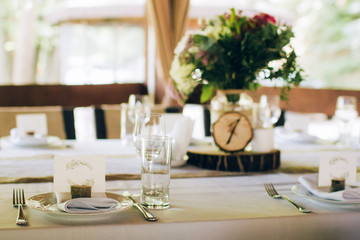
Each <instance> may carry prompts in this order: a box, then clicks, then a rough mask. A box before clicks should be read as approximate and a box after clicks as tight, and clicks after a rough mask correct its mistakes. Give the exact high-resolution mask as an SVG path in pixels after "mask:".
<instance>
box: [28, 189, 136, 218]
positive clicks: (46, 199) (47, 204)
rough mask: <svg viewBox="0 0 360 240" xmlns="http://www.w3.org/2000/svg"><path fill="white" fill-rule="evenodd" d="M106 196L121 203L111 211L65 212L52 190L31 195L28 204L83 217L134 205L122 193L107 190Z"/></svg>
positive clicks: (62, 215) (97, 215)
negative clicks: (59, 206)
mask: <svg viewBox="0 0 360 240" xmlns="http://www.w3.org/2000/svg"><path fill="white" fill-rule="evenodd" d="M105 194H106V197H108V198H112V199H115V200H117V201H118V202H119V203H118V205H117V206H116V207H115V208H114V209H111V210H109V211H106V212H96V213H67V212H63V211H61V210H59V209H58V207H57V197H56V193H54V192H50V193H42V194H38V195H35V196H32V197H29V198H28V199H27V204H28V206H29V207H31V208H33V209H35V210H39V211H41V212H45V213H48V214H50V215H52V216H57V217H73V218H74V217H75V218H76V217H81V218H84V217H86V218H91V217H99V216H100V217H102V216H107V215H110V214H114V213H118V212H121V211H125V210H127V209H129V208H131V207H132V205H133V201H131V200H130V199H129V198H127V197H124V196H122V195H118V194H115V193H108V192H106V193H105Z"/></svg>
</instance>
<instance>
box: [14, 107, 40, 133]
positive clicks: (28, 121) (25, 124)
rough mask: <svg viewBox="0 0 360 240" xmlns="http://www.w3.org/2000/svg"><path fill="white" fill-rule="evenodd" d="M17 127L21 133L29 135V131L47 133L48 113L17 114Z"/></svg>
mask: <svg viewBox="0 0 360 240" xmlns="http://www.w3.org/2000/svg"><path fill="white" fill-rule="evenodd" d="M16 129H17V133H18V134H19V135H27V134H28V133H32V134H33V135H34V134H39V135H41V136H46V135H47V121H46V114H44V113H39V114H17V115H16Z"/></svg>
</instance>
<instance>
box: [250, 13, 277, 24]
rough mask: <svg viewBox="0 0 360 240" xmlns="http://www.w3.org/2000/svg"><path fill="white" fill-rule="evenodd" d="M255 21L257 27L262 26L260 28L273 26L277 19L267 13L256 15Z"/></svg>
mask: <svg viewBox="0 0 360 240" xmlns="http://www.w3.org/2000/svg"><path fill="white" fill-rule="evenodd" d="M253 19H254V20H255V22H256V23H257V25H260V26H264V25H266V24H268V23H272V24H275V23H276V20H275V18H274V17H273V16H271V15H269V14H266V13H260V14H258V15H255V16H254V17H253Z"/></svg>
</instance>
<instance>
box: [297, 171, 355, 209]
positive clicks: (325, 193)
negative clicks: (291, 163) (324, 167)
mask: <svg viewBox="0 0 360 240" xmlns="http://www.w3.org/2000/svg"><path fill="white" fill-rule="evenodd" d="M299 182H300V183H301V185H302V186H304V187H305V188H306V189H307V190H308V191H309V192H311V193H312V194H313V195H315V196H316V197H319V198H323V199H328V200H336V201H350V202H351V201H354V202H358V201H359V200H360V188H350V187H349V186H347V187H345V190H343V191H337V192H329V189H330V188H329V187H321V188H319V187H318V174H310V175H305V176H300V177H299Z"/></svg>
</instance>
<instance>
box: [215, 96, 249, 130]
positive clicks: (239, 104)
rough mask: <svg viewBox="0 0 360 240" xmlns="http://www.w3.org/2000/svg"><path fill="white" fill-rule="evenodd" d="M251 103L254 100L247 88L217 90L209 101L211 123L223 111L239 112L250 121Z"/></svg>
mask: <svg viewBox="0 0 360 240" xmlns="http://www.w3.org/2000/svg"><path fill="white" fill-rule="evenodd" d="M253 105H254V100H253V99H252V98H251V96H250V95H249V94H248V93H247V90H242V89H232V90H217V91H216V95H215V97H213V98H212V100H211V102H210V114H211V124H213V123H215V122H216V121H217V119H218V118H219V116H221V115H222V114H224V113H225V112H240V113H242V114H244V115H245V116H246V117H247V118H248V119H249V120H250V122H252V121H253Z"/></svg>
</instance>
